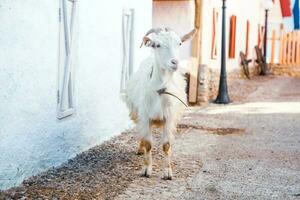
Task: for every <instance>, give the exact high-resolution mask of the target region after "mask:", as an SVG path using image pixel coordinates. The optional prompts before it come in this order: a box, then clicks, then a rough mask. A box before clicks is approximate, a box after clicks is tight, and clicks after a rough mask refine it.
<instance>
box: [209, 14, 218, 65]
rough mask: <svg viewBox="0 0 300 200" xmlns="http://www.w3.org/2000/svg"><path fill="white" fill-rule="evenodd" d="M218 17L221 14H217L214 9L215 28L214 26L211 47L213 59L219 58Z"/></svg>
mask: <svg viewBox="0 0 300 200" xmlns="http://www.w3.org/2000/svg"><path fill="white" fill-rule="evenodd" d="M218 16H219V13H218V12H216V10H215V8H214V9H213V26H212V46H211V59H216V58H217V39H218V34H219V30H218V27H219V25H218Z"/></svg>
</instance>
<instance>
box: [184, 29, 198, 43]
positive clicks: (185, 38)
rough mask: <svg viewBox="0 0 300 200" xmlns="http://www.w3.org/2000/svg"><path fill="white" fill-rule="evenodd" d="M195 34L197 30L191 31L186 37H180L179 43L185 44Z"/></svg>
mask: <svg viewBox="0 0 300 200" xmlns="http://www.w3.org/2000/svg"><path fill="white" fill-rule="evenodd" d="M196 33H197V29H195V28H194V29H193V30H192V31H191V32H189V33H187V34H186V35H184V36H182V37H181V42H185V41H187V40H188V39H190V38H192V37H194V35H195V34H196Z"/></svg>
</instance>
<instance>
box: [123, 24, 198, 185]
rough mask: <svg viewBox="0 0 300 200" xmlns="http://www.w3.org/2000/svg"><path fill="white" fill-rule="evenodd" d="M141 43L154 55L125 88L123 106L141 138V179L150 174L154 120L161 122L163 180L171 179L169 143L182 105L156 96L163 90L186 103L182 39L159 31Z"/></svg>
mask: <svg viewBox="0 0 300 200" xmlns="http://www.w3.org/2000/svg"><path fill="white" fill-rule="evenodd" d="M194 32H195V31H194ZM185 40H186V36H185ZM185 40H184V41H185ZM144 42H145V45H146V46H149V47H151V48H152V51H153V53H152V56H151V57H149V58H147V59H145V60H144V61H143V62H142V63H141V65H140V68H139V69H138V71H137V72H136V73H135V74H134V75H133V76H132V77H131V78H130V80H129V82H128V84H127V88H126V94H127V97H126V103H127V106H128V108H129V111H130V113H131V116H132V117H133V118H135V119H136V122H137V128H138V131H139V132H140V134H141V135H140V136H141V139H142V143H141V144H142V146H141V148H143V149H144V154H145V168H144V170H143V175H145V176H147V177H148V176H150V175H151V171H152V156H151V146H152V136H151V122H152V121H153V120H155V121H158V120H160V121H162V122H163V125H164V127H163V135H162V143H163V145H164V146H163V149H164V152H165V154H166V166H165V174H164V177H165V178H167V179H171V178H172V169H171V164H170V162H171V161H170V154H171V149H170V147H171V140H172V135H173V133H174V131H175V128H176V125H177V122H178V120H179V119H180V117H181V114H182V112H183V109H184V104H183V103H182V102H180V101H179V100H178V99H177V98H175V97H173V96H170V95H167V94H159V93H158V90H160V89H162V88H166V91H167V92H169V93H172V94H174V95H176V96H177V97H178V98H180V99H181V100H182V101H184V102H186V92H185V89H186V81H185V78H184V75H183V74H182V71H181V70H180V64H179V47H180V45H181V43H182V39H181V38H180V37H179V36H178V35H177V34H176V33H175V32H173V31H170V30H160V31H159V32H156V33H152V34H150V35H149V37H148V36H147V37H146V38H144ZM178 68H179V69H178ZM145 144H148V146H149V145H150V148H146V147H147V145H145ZM165 147H168V148H165Z"/></svg>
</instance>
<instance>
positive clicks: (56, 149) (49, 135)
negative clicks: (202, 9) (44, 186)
mask: <svg viewBox="0 0 300 200" xmlns="http://www.w3.org/2000/svg"><path fill="white" fill-rule="evenodd" d="M58 7H59V1H58V0H56V1H54V0H26V1H19V0H1V1H0V22H1V26H0V46H1V48H0V85H1V89H0V152H1V153H0V189H5V188H8V187H10V186H14V185H16V184H19V183H20V182H21V181H22V180H23V179H24V178H25V177H28V176H30V175H33V174H36V173H38V172H41V171H43V170H45V169H47V168H49V167H52V166H57V165H59V164H61V163H62V162H64V161H66V160H67V159H68V158H70V157H73V156H75V155H76V154H77V153H79V152H81V151H83V150H86V149H88V148H89V147H91V146H93V145H96V144H99V143H101V142H102V141H104V140H107V139H108V138H110V137H112V136H113V135H116V134H118V133H120V132H121V131H123V130H124V129H126V128H128V127H129V126H130V121H129V120H128V117H127V115H128V113H127V109H126V107H125V105H124V103H123V102H122V101H121V100H120V98H119V87H120V73H121V58H122V50H121V47H122V46H121V44H122V40H121V39H122V35H121V34H122V29H121V28H122V27H121V23H122V9H123V8H124V7H126V8H135V24H134V29H135V33H134V47H135V52H134V65H135V68H137V65H138V63H139V61H140V60H141V59H143V58H144V57H145V56H146V55H147V54H148V53H147V51H146V50H145V49H146V48H144V49H139V44H140V41H141V38H142V36H143V34H144V33H145V31H147V30H148V29H149V28H151V25H152V24H151V22H152V1H151V0H143V1H140V0H114V1H99V0H88V1H81V0H79V3H78V21H77V25H78V26H77V29H76V37H77V38H78V40H77V41H76V54H77V56H76V58H75V60H76V64H75V72H76V79H75V84H76V89H75V90H76V97H75V98H76V104H77V114H76V115H75V116H73V117H70V118H68V119H65V120H62V121H58V120H57V119H56V90H57V84H56V82H57V62H58Z"/></svg>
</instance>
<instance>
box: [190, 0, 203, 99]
mask: <svg viewBox="0 0 300 200" xmlns="http://www.w3.org/2000/svg"><path fill="white" fill-rule="evenodd" d="M201 10H202V0H195V21H194V26H195V28H196V29H197V33H196V35H195V37H194V39H193V42H192V57H193V58H192V59H191V60H190V62H191V64H192V66H191V73H190V82H189V103H197V95H198V72H199V66H200V63H201V56H200V55H201V27H202V22H201Z"/></svg>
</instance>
